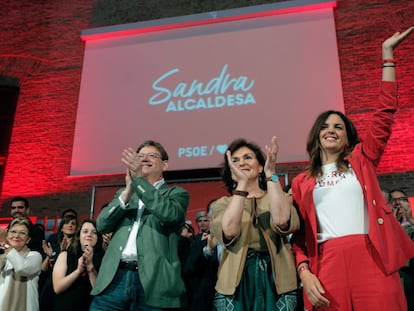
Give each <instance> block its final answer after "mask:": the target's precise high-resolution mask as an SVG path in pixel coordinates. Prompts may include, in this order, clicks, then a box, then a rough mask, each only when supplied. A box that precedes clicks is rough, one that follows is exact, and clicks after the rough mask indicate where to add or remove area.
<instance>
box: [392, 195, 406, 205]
mask: <svg viewBox="0 0 414 311" xmlns="http://www.w3.org/2000/svg"><path fill="white" fill-rule="evenodd" d="M397 202H408V198H407V197H400V198H391V199H390V203H391V204H395V203H397Z"/></svg>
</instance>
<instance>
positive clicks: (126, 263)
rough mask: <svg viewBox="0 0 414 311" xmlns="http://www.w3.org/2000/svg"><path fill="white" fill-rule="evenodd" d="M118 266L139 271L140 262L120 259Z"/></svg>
mask: <svg viewBox="0 0 414 311" xmlns="http://www.w3.org/2000/svg"><path fill="white" fill-rule="evenodd" d="M118 268H119V269H122V270H130V271H137V270H138V263H137V262H136V261H120V262H119V265H118Z"/></svg>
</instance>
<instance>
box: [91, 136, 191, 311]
mask: <svg viewBox="0 0 414 311" xmlns="http://www.w3.org/2000/svg"><path fill="white" fill-rule="evenodd" d="M167 160H168V154H167V152H166V151H165V149H164V148H163V147H162V145H161V144H160V143H158V142H154V141H151V140H149V141H145V142H144V143H142V144H141V145H140V146H139V147H138V149H137V151H135V150H133V149H132V148H127V149H125V150H124V151H123V153H122V162H123V163H124V164H125V165H126V168H127V169H126V176H125V182H126V188H125V189H120V190H118V192H117V193H116V194H115V197H114V199H113V201H112V202H111V203H110V204H109V205H108V206H107V207H105V208H104V209H103V210H102V212H101V213H100V215H99V216H98V218H97V228H98V230H99V231H100V232H101V233H109V232H112V238H111V241H110V243H109V246H108V249H107V251H106V253H105V256H104V258H103V261H102V265H101V268H100V270H99V273H98V276H97V279H96V283H95V286H94V288H93V290H92V295H94V296H95V297H94V299H93V301H92V304H91V307H90V310H92V311H98V310H165V309H168V308H181V307H183V306H184V304H185V301H184V300H185V299H184V298H185V287H184V283H183V280H182V279H181V267H180V261H179V258H178V253H177V249H178V229H179V227H180V225H181V224H183V223H184V221H185V214H186V211H187V207H188V202H189V194H188V192H187V191H186V190H184V189H183V188H181V187H177V186H173V187H168V186H167V185H166V183H165V181H164V178H163V172H164V171H165V170H166V169H167V167H168V164H167Z"/></svg>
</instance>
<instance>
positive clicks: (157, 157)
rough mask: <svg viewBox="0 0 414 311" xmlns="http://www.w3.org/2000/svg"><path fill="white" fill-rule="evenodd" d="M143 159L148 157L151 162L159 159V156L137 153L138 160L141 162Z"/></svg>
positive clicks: (152, 153)
mask: <svg viewBox="0 0 414 311" xmlns="http://www.w3.org/2000/svg"><path fill="white" fill-rule="evenodd" d="M145 157H148V158H149V159H151V160H154V159H160V158H161V156H160V155H159V154H158V153H154V152H150V153H138V159H140V160H142V159H144V158H145Z"/></svg>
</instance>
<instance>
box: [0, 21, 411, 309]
mask: <svg viewBox="0 0 414 311" xmlns="http://www.w3.org/2000/svg"><path fill="white" fill-rule="evenodd" d="M413 30H414V27H411V28H409V29H407V30H406V31H404V32H402V33H399V32H398V33H395V34H394V35H393V36H391V37H390V38H388V39H386V40H385V41H384V42H383V43H382V56H383V59H384V62H383V65H382V81H381V87H380V95H379V100H378V109H377V111H376V113H375V115H374V116H373V118H372V124H371V126H370V127H369V128H368V130H367V132H366V134H365V137H364V138H361V139H360V138H359V136H358V134H357V131H356V128H355V126H354V125H353V123H352V121H351V120H350V119H349V118H348V117H347V116H345V115H344V114H343V113H342V112H339V111H326V112H323V113H321V114H320V115H319V116H318V117H317V118H316V120H315V122H314V124H313V126H312V128H311V129H310V132H309V135H308V139H307V145H306V147H307V151H308V154H309V160H310V162H309V166H308V168H307V170H306V171H305V172H303V173H301V174H299V175H298V176H296V177H294V178H293V180H292V185H291V186H290V185H286V186H285V187H284V188H282V185H281V183H280V181H279V177H278V174H277V171H276V168H277V165H276V162H277V155H278V152H279V144H278V140H277V138H276V137H272V138H271V140H270V144H269V146H265V148H264V150H262V149H261V148H260V147H259V146H257V145H256V144H255V143H254V142H252V141H248V140H246V139H244V138H238V139H235V140H234V141H232V142H230V144H229V145H228V148H227V151H226V153H225V155H224V158H223V164H222V181H223V184H224V187H225V188H226V189H227V191H228V193H229V195H228V196H224V197H221V198H214V199H212V200H211V202H210V203H209V204H208V206H207V207H206V210H201V211H199V212H198V213H197V214H196V225H197V229H198V232H197V233H196V232H195V229H194V227H193V226H192V225H191V223H190V222H189V221H186V213H187V208H188V205H189V199H190V198H189V194H188V192H187V191H186V190H185V189H183V188H181V187H179V186H169V185H167V183H166V181H165V179H164V172H165V171H166V170H167V169H168V153H167V151H166V150H165V149H164V147H163V146H162V145H161V144H160V143H158V142H156V141H153V140H147V141H144V142H143V143H142V144H140V145H139V146H138V148H137V149H132V148H126V149H125V150H124V151H123V152H122V156H121V158H122V162H123V163H124V164H125V187H124V188H122V189H119V191H117V192H116V193H115V195H114V199H113V200H112V201H111V202H109V203H108V204H106V205H105V207H104V208H102V211H101V212H100V214H99V215H98V217H97V219H96V222H95V220H92V219H86V220H84V221H82V222H81V223H80V224H79V223H78V215H77V213H76V211H75V210H73V209H68V210H65V211H64V212H63V213H62V219H61V222H60V224H59V228H58V232H56V233H55V234H54V235H52V236H50V237H49V238H48V240H47V241H46V240H45V236H44V232H43V231H42V229H41V228H39V227H38V226H36V225H34V224H32V223H31V222H30V219H29V218H28V216H29V212H30V206H29V201H28V200H27V199H26V198H24V197H15V198H13V199H12V200H11V203H10V214H11V216H12V217H13V220H12V221H11V222H10V224H9V225H8V227H7V229H5V230H4V229H0V311H9V310H13V311H26V310H27V311H38V310H92V311H105V310H108V311H112V310H180V311H182V310H206V311H208V310H217V311H228V310H235V311H261V310H263V311H264V310H266V311H267V310H270V311H273V310H274V311H285V310H286V311H294V310H338V311H367V310H368V311H370V310H375V311H377V310H387V311H389V310H395V311H406V310H414V301H413V297H414V296H413V293H414V262H413V261H414V242H413V241H414V217H413V210H412V208H411V206H410V203H409V200H408V196H407V193H406V192H405V191H404V190H403V189H393V190H391V191H384V189H381V188H380V186H379V183H378V180H377V176H376V167H377V166H378V164H379V161H380V158H381V155H382V153H383V151H384V149H385V147H386V144H387V140H388V138H389V137H390V135H391V128H392V123H393V119H394V117H393V115H394V113H395V111H396V109H397V88H396V82H395V66H396V61H395V60H394V54H393V51H394V49H395V48H396V47H397V46H398V45H399V44H400V43H401V42H402V41H403V40H404V39H405V38H406V37H408V35H409V34H410V33H411V32H412V31H413Z"/></svg>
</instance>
